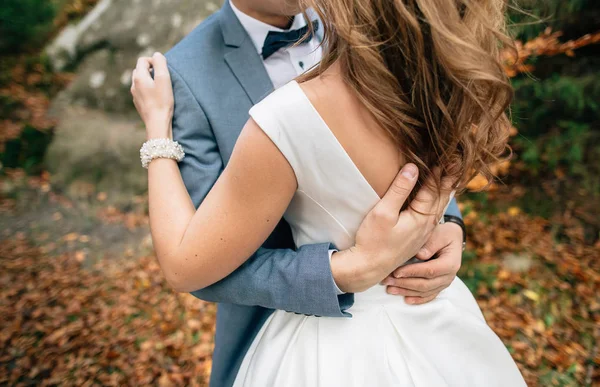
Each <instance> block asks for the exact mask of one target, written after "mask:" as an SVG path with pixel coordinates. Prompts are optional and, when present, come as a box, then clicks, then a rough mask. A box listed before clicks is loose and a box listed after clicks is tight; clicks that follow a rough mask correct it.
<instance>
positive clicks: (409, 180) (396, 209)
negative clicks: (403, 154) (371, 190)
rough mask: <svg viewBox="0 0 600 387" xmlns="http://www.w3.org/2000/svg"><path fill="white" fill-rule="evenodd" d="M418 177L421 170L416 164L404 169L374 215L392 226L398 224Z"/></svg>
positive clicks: (375, 209) (378, 205)
mask: <svg viewBox="0 0 600 387" xmlns="http://www.w3.org/2000/svg"><path fill="white" fill-rule="evenodd" d="M418 176H419V169H418V168H417V166H416V165H415V164H412V163H409V164H406V165H405V166H404V167H402V169H401V170H400V172H399V173H398V175H397V176H396V178H395V179H394V182H393V183H392V185H391V186H390V188H389V189H388V191H387V192H386V193H385V195H384V196H383V198H381V200H380V201H379V203H377V205H376V206H375V208H374V209H373V213H374V214H375V215H376V216H377V217H378V218H382V219H389V220H390V224H396V222H397V221H398V216H399V215H400V210H401V209H402V206H403V205H404V202H405V201H406V199H408V196H409V195H410V193H411V192H412V190H413V188H414V187H415V184H416V183H417V177H418Z"/></svg>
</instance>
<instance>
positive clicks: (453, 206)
mask: <svg viewBox="0 0 600 387" xmlns="http://www.w3.org/2000/svg"><path fill="white" fill-rule="evenodd" d="M445 215H452V216H457V217H459V218H461V219H462V214H461V213H460V209H459V208H458V202H457V201H456V198H452V200H451V201H450V204H449V205H448V208H446V212H445Z"/></svg>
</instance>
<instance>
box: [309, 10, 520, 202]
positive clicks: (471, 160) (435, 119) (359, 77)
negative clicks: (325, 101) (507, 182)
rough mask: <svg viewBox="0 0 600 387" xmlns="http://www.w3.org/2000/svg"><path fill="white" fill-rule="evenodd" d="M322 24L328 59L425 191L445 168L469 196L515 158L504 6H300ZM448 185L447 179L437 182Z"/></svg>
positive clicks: (323, 62)
mask: <svg viewBox="0 0 600 387" xmlns="http://www.w3.org/2000/svg"><path fill="white" fill-rule="evenodd" d="M302 1H304V3H305V4H304V5H305V6H306V7H307V8H312V9H313V10H314V11H316V12H317V14H318V15H319V17H320V19H321V21H322V22H323V24H324V39H323V48H324V54H323V59H322V60H321V63H320V65H319V66H317V67H316V68H314V69H313V70H312V71H310V72H308V73H307V74H305V75H304V76H303V77H301V79H300V80H301V81H302V80H308V79H311V78H314V77H316V76H318V75H319V74H321V73H323V72H324V71H325V70H326V69H327V68H329V67H330V66H332V65H333V64H334V63H336V62H338V63H339V64H340V67H341V69H342V76H343V78H344V80H345V82H346V83H347V84H348V85H349V86H350V87H351V88H352V89H353V90H354V91H355V92H356V95H357V96H358V97H359V98H360V100H361V101H362V103H363V104H364V105H365V106H366V107H367V109H368V110H369V111H370V113H371V114H372V115H373V116H374V118H375V119H376V121H377V122H378V124H379V125H381V127H382V128H383V129H385V130H386V131H387V132H388V133H389V135H390V136H391V137H392V138H393V140H394V141H395V142H397V144H398V146H399V148H400V150H401V152H402V154H403V155H404V158H405V159H406V161H407V162H413V163H415V164H416V165H417V166H418V167H419V170H420V179H419V180H420V183H421V184H422V183H423V181H424V180H425V178H426V177H427V176H429V175H430V174H431V173H432V169H433V167H435V166H439V167H440V168H441V170H442V174H443V176H448V177H451V178H452V179H453V181H455V184H454V188H456V189H457V190H458V191H459V192H460V191H462V190H464V188H465V187H466V185H467V183H468V182H469V180H470V179H471V178H472V177H473V176H474V175H475V174H477V173H481V174H483V175H484V176H485V177H487V178H488V181H491V180H492V178H493V176H494V174H493V173H492V169H491V168H490V167H491V166H492V164H494V163H496V162H498V161H500V160H502V159H503V157H505V156H506V155H507V154H508V151H509V148H508V146H507V140H508V134H509V130H510V122H509V119H508V118H507V114H506V111H507V109H508V106H509V104H510V102H511V100H512V96H513V91H512V87H511V85H510V83H509V81H508V78H507V76H506V74H505V72H504V69H503V65H502V60H501V56H500V54H501V50H502V48H503V47H513V46H512V41H511V39H510V38H509V37H508V36H507V35H506V33H505V10H506V7H507V5H506V3H505V1H504V0H302ZM437 186H438V188H439V187H440V179H438V181H437Z"/></svg>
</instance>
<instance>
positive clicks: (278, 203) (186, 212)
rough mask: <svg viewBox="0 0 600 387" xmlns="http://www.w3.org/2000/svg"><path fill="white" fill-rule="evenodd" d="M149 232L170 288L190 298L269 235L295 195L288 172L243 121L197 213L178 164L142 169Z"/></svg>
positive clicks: (162, 163) (226, 272) (159, 163)
mask: <svg viewBox="0 0 600 387" xmlns="http://www.w3.org/2000/svg"><path fill="white" fill-rule="evenodd" d="M148 184H149V188H148V193H149V201H150V208H149V211H150V228H151V231H152V239H153V241H154V247H155V250H156V254H157V256H158V260H159V261H160V265H161V267H162V269H163V272H164V274H165V277H166V278H167V280H168V282H169V283H170V284H171V286H173V288H175V289H176V290H178V291H182V292H188V291H194V290H196V289H201V288H203V287H205V286H208V285H211V284H213V283H215V282H217V281H219V280H221V279H222V278H224V277H226V276H227V275H229V274H230V273H231V272H233V271H234V270H235V269H236V268H238V267H239V266H240V265H241V264H242V263H243V262H244V261H245V260H246V259H247V258H249V257H250V256H251V255H252V254H253V253H254V252H255V251H256V250H258V248H259V247H260V246H261V244H262V243H263V242H264V241H265V240H266V239H267V237H268V236H269V235H270V234H271V232H272V231H273V229H274V228H275V226H276V225H277V223H278V222H279V220H280V219H281V217H282V216H283V213H284V212H285V209H286V208H287V206H288V204H289V203H290V201H291V199H292V196H293V195H294V191H295V190H296V177H295V175H294V171H293V170H292V168H291V167H290V165H289V164H288V162H287V160H286V159H285V157H284V156H283V155H282V154H281V152H279V150H278V148H277V147H276V146H275V145H274V144H273V143H272V142H271V140H270V139H269V138H268V137H267V135H266V134H265V133H264V132H263V131H262V130H261V129H260V128H259V127H258V126H257V125H256V123H254V121H249V122H248V123H247V125H246V126H245V128H244V129H243V130H242V133H241V135H240V137H239V139H238V141H237V143H236V146H235V149H234V151H233V154H232V156H231V159H230V161H229V163H228V165H227V167H226V168H225V171H224V172H223V174H222V175H221V176H220V177H219V179H218V180H217V182H216V184H215V185H214V186H213V188H212V189H211V191H210V193H209V194H208V196H207V197H206V199H205V200H204V202H202V205H201V206H200V208H198V210H197V211H196V210H195V208H194V205H193V203H192V201H191V199H190V197H189V194H188V192H187V191H186V188H185V185H184V183H183V180H182V179H181V174H180V172H179V168H178V167H177V163H176V162H175V161H174V160H170V159H158V160H154V161H152V162H151V163H150V167H149V169H148Z"/></svg>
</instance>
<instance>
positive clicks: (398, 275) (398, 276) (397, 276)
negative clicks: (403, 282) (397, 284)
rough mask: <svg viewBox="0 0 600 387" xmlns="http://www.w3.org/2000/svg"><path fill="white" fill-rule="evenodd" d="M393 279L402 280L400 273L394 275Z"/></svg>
mask: <svg viewBox="0 0 600 387" xmlns="http://www.w3.org/2000/svg"><path fill="white" fill-rule="evenodd" d="M394 278H402V273H394Z"/></svg>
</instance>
